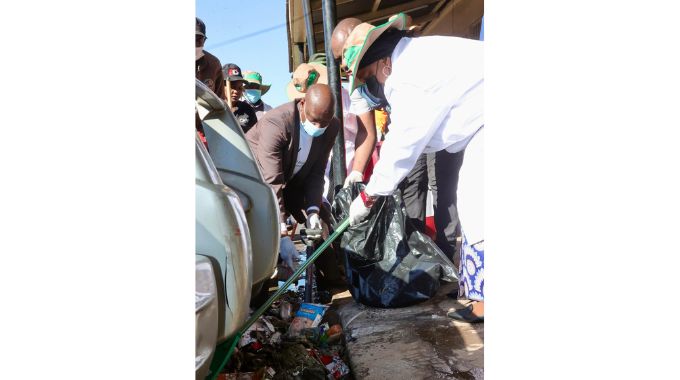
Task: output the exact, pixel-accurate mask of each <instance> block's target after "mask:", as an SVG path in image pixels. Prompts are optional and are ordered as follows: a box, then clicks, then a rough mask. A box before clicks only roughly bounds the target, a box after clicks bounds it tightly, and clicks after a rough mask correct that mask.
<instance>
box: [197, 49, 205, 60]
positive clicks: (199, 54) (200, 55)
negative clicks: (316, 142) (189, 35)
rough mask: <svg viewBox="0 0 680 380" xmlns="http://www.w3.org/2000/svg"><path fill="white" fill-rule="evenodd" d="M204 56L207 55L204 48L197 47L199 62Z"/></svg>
mask: <svg viewBox="0 0 680 380" xmlns="http://www.w3.org/2000/svg"><path fill="white" fill-rule="evenodd" d="M204 55H205V54H204V53H203V47H202V46H201V47H197V48H196V60H197V61H198V60H199V59H201V57H203V56H204Z"/></svg>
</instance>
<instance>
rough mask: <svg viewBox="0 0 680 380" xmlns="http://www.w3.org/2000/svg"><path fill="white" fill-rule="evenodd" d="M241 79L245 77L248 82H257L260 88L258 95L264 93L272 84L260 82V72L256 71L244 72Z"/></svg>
mask: <svg viewBox="0 0 680 380" xmlns="http://www.w3.org/2000/svg"><path fill="white" fill-rule="evenodd" d="M243 79H245V80H246V81H247V82H248V84H257V85H258V86H259V88H260V96H261V95H264V94H266V93H267V91H269V88H270V87H271V86H272V85H271V84H262V74H260V73H258V72H257V71H246V72H244V73H243Z"/></svg>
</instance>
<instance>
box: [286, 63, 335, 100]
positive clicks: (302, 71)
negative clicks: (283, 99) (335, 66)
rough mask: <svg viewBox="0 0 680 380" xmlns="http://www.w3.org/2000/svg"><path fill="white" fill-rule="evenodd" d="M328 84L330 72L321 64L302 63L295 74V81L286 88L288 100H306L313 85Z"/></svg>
mask: <svg viewBox="0 0 680 380" xmlns="http://www.w3.org/2000/svg"><path fill="white" fill-rule="evenodd" d="M317 83H321V84H326V85H327V84H328V70H327V69H326V66H324V65H322V64H319V63H315V62H312V63H301V64H300V66H298V67H297V69H295V71H294V72H293V79H291V81H290V82H288V85H287V86H286V93H287V94H288V99H290V100H293V99H300V98H304V97H305V95H306V93H307V89H308V88H309V87H310V86H311V85H313V84H317Z"/></svg>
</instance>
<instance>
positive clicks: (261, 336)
mask: <svg viewBox="0 0 680 380" xmlns="http://www.w3.org/2000/svg"><path fill="white" fill-rule="evenodd" d="M303 255H304V253H303ZM304 259H306V257H305V256H303V257H302V260H304ZM279 274H280V273H279ZM279 280H281V277H279ZM284 283H285V282H284V281H278V285H279V287H278V288H269V289H268V292H269V293H272V292H274V291H276V290H278V289H279V288H280V287H282V286H283V285H284ZM308 285H310V286H312V287H314V283H312V284H309V283H308V282H307V283H306V282H305V280H304V278H300V279H298V280H297V283H293V285H291V286H290V287H289V288H288V289H287V291H286V292H285V293H284V294H282V295H281V296H280V297H279V298H278V299H277V300H276V301H274V302H273V303H272V305H271V307H270V308H269V309H267V311H266V312H265V313H264V314H263V315H262V316H261V317H260V318H258V319H257V321H255V323H253V325H252V326H250V327H249V328H248V330H247V331H245V332H244V333H243V335H242V336H241V338H240V340H239V342H238V343H237V349H236V350H235V351H234V353H233V355H232V356H231V360H230V361H229V362H228V363H227V365H226V367H225V368H224V370H223V371H224V372H223V373H221V374H220V375H219V376H218V378H217V379H218V380H301V379H318V380H328V379H330V380H338V379H340V380H351V379H353V377H352V374H351V371H350V368H349V367H348V366H347V364H345V363H346V361H343V360H346V359H347V357H346V351H345V346H344V344H345V342H344V341H345V337H344V333H343V328H342V326H341V325H340V317H339V315H338V313H337V312H336V311H335V310H329V305H326V304H325V303H330V302H331V301H332V296H331V295H330V292H325V291H323V290H318V291H316V292H315V293H314V295H315V297H314V301H315V302H317V303H308V302H303V300H304V295H305V293H304V292H305V287H306V286H308Z"/></svg>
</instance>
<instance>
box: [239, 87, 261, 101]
mask: <svg viewBox="0 0 680 380" xmlns="http://www.w3.org/2000/svg"><path fill="white" fill-rule="evenodd" d="M243 96H244V97H245V98H246V100H247V101H248V102H249V103H250V104H255V103H257V102H258V101H260V97H262V90H256V89H246V90H245V91H244V92H243Z"/></svg>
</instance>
